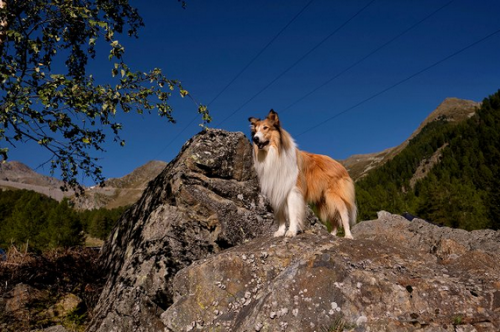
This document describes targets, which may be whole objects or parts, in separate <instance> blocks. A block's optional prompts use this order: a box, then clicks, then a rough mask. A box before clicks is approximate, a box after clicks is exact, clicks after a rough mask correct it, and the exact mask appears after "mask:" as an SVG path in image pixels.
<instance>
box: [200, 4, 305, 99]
mask: <svg viewBox="0 0 500 332" xmlns="http://www.w3.org/2000/svg"><path fill="white" fill-rule="evenodd" d="M313 1H314V0H311V1H309V2H308V3H307V4H306V5H305V6H304V7H302V9H301V10H300V11H299V12H298V13H297V14H296V15H295V16H294V17H293V18H292V19H291V20H290V22H288V23H287V24H286V25H285V26H284V27H283V28H282V29H281V30H280V31H279V32H278V33H277V34H276V36H274V37H273V39H271V40H270V41H269V42H268V43H267V44H266V46H264V47H263V48H262V49H261V50H260V51H259V53H257V54H256V55H255V56H254V57H253V58H252V60H250V62H248V63H247V65H246V66H245V67H243V69H242V70H240V72H239V73H238V74H236V76H235V77H234V78H233V79H232V80H231V81H230V82H229V83H228V84H227V85H226V86H225V87H224V88H223V89H222V90H221V91H220V92H219V93H218V94H217V95H216V96H215V97H214V98H213V99H212V101H211V102H210V103H208V106H210V104H212V103H213V102H214V101H215V100H216V99H217V98H219V96H220V95H221V94H222V93H223V92H224V91H226V89H227V88H228V87H229V86H230V85H231V84H233V82H234V81H236V79H237V78H238V77H240V76H241V74H243V72H245V70H247V69H248V67H250V65H251V64H252V63H253V62H254V61H255V60H256V59H257V58H258V57H259V56H260V55H261V54H262V53H264V51H265V50H266V49H267V48H268V47H269V46H270V45H271V44H272V43H274V41H275V40H276V39H277V38H278V37H279V36H280V35H281V34H282V33H283V31H285V30H286V28H288V26H289V25H290V24H292V23H293V21H295V20H296V19H297V17H299V16H300V14H302V12H303V11H304V10H306V8H307V7H309V5H310V4H311V3H312V2H313Z"/></svg>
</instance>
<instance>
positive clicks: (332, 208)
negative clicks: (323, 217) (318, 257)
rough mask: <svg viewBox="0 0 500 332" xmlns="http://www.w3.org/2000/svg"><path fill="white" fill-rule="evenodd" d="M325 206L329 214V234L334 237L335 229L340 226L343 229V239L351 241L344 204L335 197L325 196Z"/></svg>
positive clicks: (347, 213) (347, 212) (347, 215)
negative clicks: (330, 227) (330, 229)
mask: <svg viewBox="0 0 500 332" xmlns="http://www.w3.org/2000/svg"><path fill="white" fill-rule="evenodd" d="M327 205H328V213H329V216H328V220H329V221H330V223H331V225H332V231H331V232H330V234H332V235H334V236H336V235H337V227H338V226H340V225H341V226H342V227H343V228H344V233H345V237H346V238H348V239H352V238H353V237H352V234H351V228H350V226H349V210H348V209H347V206H346V204H345V202H344V201H343V200H342V199H341V198H340V197H338V196H337V195H332V194H330V195H328V196H327ZM337 219H340V220H337Z"/></svg>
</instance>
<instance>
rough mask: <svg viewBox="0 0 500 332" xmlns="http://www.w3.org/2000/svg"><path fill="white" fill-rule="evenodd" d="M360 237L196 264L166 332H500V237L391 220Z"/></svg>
mask: <svg viewBox="0 0 500 332" xmlns="http://www.w3.org/2000/svg"><path fill="white" fill-rule="evenodd" d="M366 230H369V231H366ZM353 234H354V237H355V240H347V239H343V238H334V237H332V236H330V235H329V234H326V235H325V234H324V233H320V234H317V232H316V231H314V232H310V231H307V232H306V233H304V234H301V235H299V236H297V237H295V238H293V239H283V238H278V239H275V238H271V237H266V238H264V239H258V240H253V241H250V242H249V243H247V244H245V245H242V246H239V247H236V248H232V249H229V250H227V251H225V252H223V253H221V254H219V255H216V256H212V257H210V258H208V259H205V260H203V261H198V262H196V263H194V264H193V265H191V266H190V267H188V268H186V269H183V270H181V271H180V272H179V273H178V274H177V275H176V277H175V278H174V292H175V302H174V304H173V305H172V306H170V308H168V310H167V311H166V312H165V313H163V315H162V320H163V322H164V324H165V325H166V326H167V331H176V332H177V331H230V332H238V331H241V332H243V331H273V332H274V331H296V332H307V331H342V330H344V329H346V330H356V331H498V330H500V270H499V269H498V262H499V261H500V260H499V258H500V257H499V250H500V243H499V239H500V233H499V232H494V231H481V232H465V231H457V230H452V229H449V228H438V227H436V226H434V225H431V224H429V223H426V222H424V221H417V222H416V223H412V222H408V221H406V220H405V219H404V218H402V217H399V216H394V215H390V214H386V215H385V216H384V218H382V219H379V220H375V221H367V222H362V223H361V224H358V225H357V226H356V227H354V228H353ZM467 235H468V236H467ZM471 239H472V240H471ZM473 242H474V243H473Z"/></svg>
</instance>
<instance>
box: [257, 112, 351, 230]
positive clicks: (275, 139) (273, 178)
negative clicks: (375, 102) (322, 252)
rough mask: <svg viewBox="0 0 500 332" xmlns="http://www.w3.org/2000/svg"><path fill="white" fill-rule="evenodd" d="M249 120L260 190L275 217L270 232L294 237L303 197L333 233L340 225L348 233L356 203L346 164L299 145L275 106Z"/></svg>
mask: <svg viewBox="0 0 500 332" xmlns="http://www.w3.org/2000/svg"><path fill="white" fill-rule="evenodd" d="M248 121H250V129H251V134H252V142H253V157H254V166H255V170H256V172H257V176H258V178H259V183H260V188H261V192H262V193H263V194H264V195H265V196H266V197H267V198H268V199H269V201H270V203H271V206H272V207H273V209H274V215H275V218H276V219H277V220H278V225H279V226H278V230H277V231H276V232H275V233H274V236H275V237H279V236H283V235H285V236H286V237H293V236H295V235H297V232H298V231H301V230H302V229H303V221H304V216H305V209H306V202H307V203H310V204H314V205H315V206H316V208H317V211H318V214H319V218H320V219H321V220H322V221H323V222H324V223H330V225H331V227H332V231H331V234H332V235H334V236H335V235H336V234H337V229H338V227H339V226H342V227H343V228H344V233H345V237H346V238H349V239H352V238H353V237H352V234H351V230H350V227H349V225H350V224H352V225H354V223H355V222H356V216H357V207H356V200H355V190H354V182H353V180H352V179H351V177H350V176H349V174H348V173H347V170H346V169H345V168H344V167H343V166H342V165H341V164H340V163H338V162H337V161H335V160H333V159H332V158H330V157H328V156H323V155H317V154H312V153H308V152H305V151H300V150H299V149H298V148H297V145H296V144H295V141H294V140H293V138H292V137H291V136H290V134H289V133H288V132H287V131H286V130H284V129H283V128H282V127H281V123H280V120H279V117H278V113H276V112H275V111H274V110H271V111H270V112H269V114H268V115H267V117H266V118H265V119H264V120H260V119H258V118H254V117H250V118H249V119H248ZM287 219H288V222H289V224H290V225H289V227H288V230H287V231H286V220H287ZM285 231H286V233H285Z"/></svg>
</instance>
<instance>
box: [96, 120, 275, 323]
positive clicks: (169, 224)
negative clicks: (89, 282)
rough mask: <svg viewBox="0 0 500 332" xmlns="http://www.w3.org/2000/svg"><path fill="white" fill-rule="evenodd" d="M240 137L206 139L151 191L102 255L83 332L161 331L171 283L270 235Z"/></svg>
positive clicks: (189, 147)
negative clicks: (97, 291)
mask: <svg viewBox="0 0 500 332" xmlns="http://www.w3.org/2000/svg"><path fill="white" fill-rule="evenodd" d="M273 225H274V218H273V215H272V213H271V209H270V207H269V205H268V203H267V201H266V200H265V198H264V197H263V196H262V195H260V191H259V188H258V181H257V178H256V174H255V172H254V170H253V160H252V150H251V145H250V142H249V141H248V139H247V138H246V137H245V135H244V134H243V133H229V132H226V131H222V130H208V131H204V132H202V133H200V134H198V135H196V136H195V137H193V138H192V139H191V140H189V141H188V142H187V143H186V144H185V145H184V146H183V148H182V150H181V152H180V153H179V155H178V156H177V157H176V158H175V159H174V160H173V161H172V162H171V163H169V164H168V166H167V167H166V168H165V170H164V171H163V172H162V173H161V174H160V175H159V176H158V177H157V178H156V179H155V180H154V181H152V182H150V184H149V185H148V188H147V189H146V191H145V192H144V194H143V196H142V198H141V199H140V200H139V202H138V203H137V204H135V205H134V206H133V207H132V208H131V209H129V210H128V211H127V212H126V213H125V214H124V215H123V216H122V218H121V220H120V221H119V225H118V227H117V228H116V229H115V230H114V231H113V232H112V234H111V236H110V238H109V240H108V242H107V243H106V245H105V247H104V248H103V251H102V260H103V263H104V266H105V269H107V271H108V273H109V278H108V281H107V284H106V286H105V288H104V291H103V293H102V295H101V297H100V300H99V303H98V305H97V307H96V309H95V311H94V312H95V318H94V320H93V321H92V324H91V326H90V327H89V329H88V331H106V332H107V331H162V330H163V328H164V324H163V322H162V320H161V319H160V315H161V313H162V312H163V311H164V310H166V309H167V308H168V307H169V306H170V305H171V304H172V300H173V293H172V285H171V283H172V278H173V277H174V275H175V274H176V273H177V272H178V271H179V270H180V269H182V268H184V267H186V266H188V265H190V264H191V263H192V262H194V261H196V260H199V259H201V258H204V257H207V256H209V255H213V254H216V253H219V252H220V251H221V250H223V249H226V248H229V247H232V246H235V245H238V244H242V243H244V242H245V241H247V240H248V239H253V238H256V237H258V238H262V237H263V236H265V235H266V234H269V233H271V232H272V227H273Z"/></svg>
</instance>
